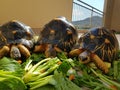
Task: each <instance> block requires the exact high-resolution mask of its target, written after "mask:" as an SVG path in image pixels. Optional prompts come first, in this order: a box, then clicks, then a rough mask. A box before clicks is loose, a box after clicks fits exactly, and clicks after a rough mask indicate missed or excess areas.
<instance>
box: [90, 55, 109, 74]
mask: <svg viewBox="0 0 120 90" xmlns="http://www.w3.org/2000/svg"><path fill="white" fill-rule="evenodd" d="M90 57H91V59H92V60H93V62H94V63H95V64H96V66H97V67H98V68H99V69H101V70H102V71H103V72H104V73H108V72H109V70H108V67H107V65H106V64H105V63H104V62H103V60H102V59H100V58H99V57H98V56H97V55H96V54H94V53H91V54H90Z"/></svg>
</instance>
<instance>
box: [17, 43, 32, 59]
mask: <svg viewBox="0 0 120 90" xmlns="http://www.w3.org/2000/svg"><path fill="white" fill-rule="evenodd" d="M17 47H18V49H19V50H20V52H21V54H22V55H24V56H25V57H26V58H28V57H30V55H31V54H30V51H29V50H28V49H27V48H26V47H25V46H24V45H22V44H18V45H17Z"/></svg>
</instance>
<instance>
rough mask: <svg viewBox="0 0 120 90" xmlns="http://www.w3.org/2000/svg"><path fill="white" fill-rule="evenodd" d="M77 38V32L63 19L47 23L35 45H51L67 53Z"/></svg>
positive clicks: (55, 19)
mask: <svg viewBox="0 0 120 90" xmlns="http://www.w3.org/2000/svg"><path fill="white" fill-rule="evenodd" d="M77 38H78V34H77V30H76V29H75V27H74V26H73V25H72V24H71V23H70V22H69V21H67V19H66V18H65V17H57V18H54V19H53V20H51V21H50V22H48V23H47V24H46V25H45V26H44V28H43V30H42V31H41V32H40V35H39V38H38V41H37V44H52V45H53V46H54V45H55V46H57V47H58V48H60V49H61V50H63V51H66V52H69V51H70V50H71V48H72V47H73V46H74V44H75V43H76V41H77Z"/></svg>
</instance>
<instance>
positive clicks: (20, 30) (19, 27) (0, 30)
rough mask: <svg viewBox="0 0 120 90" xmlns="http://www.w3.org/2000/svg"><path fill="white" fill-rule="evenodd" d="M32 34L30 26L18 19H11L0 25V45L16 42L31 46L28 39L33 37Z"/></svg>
mask: <svg viewBox="0 0 120 90" xmlns="http://www.w3.org/2000/svg"><path fill="white" fill-rule="evenodd" d="M33 35H34V32H33V31H32V29H31V27H29V26H27V25H25V24H24V23H22V22H20V21H18V20H11V21H9V22H7V23H5V24H3V25H1V26H0V47H3V46H4V45H8V44H17V43H21V44H24V45H26V46H28V47H31V46H30V44H29V43H31V41H30V42H29V40H31V39H32V38H33Z"/></svg>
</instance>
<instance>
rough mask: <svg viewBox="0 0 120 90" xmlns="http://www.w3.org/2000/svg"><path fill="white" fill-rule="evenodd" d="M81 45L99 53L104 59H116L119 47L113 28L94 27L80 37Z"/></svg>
mask: <svg viewBox="0 0 120 90" xmlns="http://www.w3.org/2000/svg"><path fill="white" fill-rule="evenodd" d="M79 43H80V46H81V47H82V48H84V49H86V50H88V51H90V52H92V53H95V54H96V55H98V56H99V57H100V58H101V59H102V60H103V61H107V62H112V61H113V60H115V59H116V57H117V56H116V54H117V50H118V49H119V45H118V40H117V38H116V36H115V34H114V32H113V31H112V30H108V29H106V28H93V29H91V30H90V31H89V32H87V33H85V34H83V35H82V36H81V37H80V39H79Z"/></svg>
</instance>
